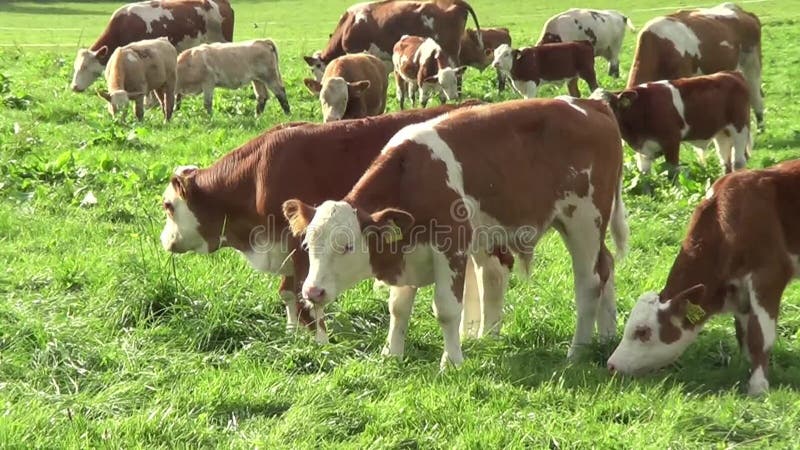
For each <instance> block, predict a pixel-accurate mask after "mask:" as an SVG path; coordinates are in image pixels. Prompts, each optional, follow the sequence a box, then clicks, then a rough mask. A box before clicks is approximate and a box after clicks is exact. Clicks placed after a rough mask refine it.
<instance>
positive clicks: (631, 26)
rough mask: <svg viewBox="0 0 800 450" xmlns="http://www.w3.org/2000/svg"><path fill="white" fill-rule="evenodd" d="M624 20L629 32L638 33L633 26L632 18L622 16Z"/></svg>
mask: <svg viewBox="0 0 800 450" xmlns="http://www.w3.org/2000/svg"><path fill="white" fill-rule="evenodd" d="M622 20H623V21H624V22H625V26H626V27H628V29H629V30H631V31H633V32H634V33H635V32H636V27H635V26H634V25H633V22H632V21H631V18H630V17H628V16H622Z"/></svg>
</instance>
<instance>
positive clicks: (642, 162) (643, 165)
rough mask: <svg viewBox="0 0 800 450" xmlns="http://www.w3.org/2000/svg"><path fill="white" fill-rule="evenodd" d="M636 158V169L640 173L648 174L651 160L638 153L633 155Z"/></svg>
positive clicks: (651, 163) (651, 164)
mask: <svg viewBox="0 0 800 450" xmlns="http://www.w3.org/2000/svg"><path fill="white" fill-rule="evenodd" d="M634 157H635V158H636V167H637V168H639V172H641V173H650V168H651V167H652V166H653V158H651V157H650V156H648V155H644V154H642V153H639V152H635V153H634Z"/></svg>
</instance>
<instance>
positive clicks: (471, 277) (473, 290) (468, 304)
mask: <svg viewBox="0 0 800 450" xmlns="http://www.w3.org/2000/svg"><path fill="white" fill-rule="evenodd" d="M480 328H481V299H480V293H479V292H478V280H477V278H476V274H475V264H474V263H473V262H472V258H470V259H468V260H467V270H466V272H465V273H464V311H463V313H462V314H461V329H460V334H461V339H465V338H474V337H478V336H479V334H478V333H479V332H480Z"/></svg>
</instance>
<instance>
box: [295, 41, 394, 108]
mask: <svg viewBox="0 0 800 450" xmlns="http://www.w3.org/2000/svg"><path fill="white" fill-rule="evenodd" d="M388 78H389V77H388V74H387V73H386V65H384V63H383V61H381V60H380V59H378V58H376V57H375V56H372V55H370V54H368V53H358V54H352V55H344V56H340V57H338V58H336V59H334V60H333V61H332V62H331V63H330V64H328V67H326V68H325V75H324V76H323V77H322V82H319V81H316V80H314V79H312V78H306V79H305V80H303V81H304V82H305V84H306V87H308V89H309V90H310V91H311V92H312V93H313V94H316V95H318V96H319V102H320V105H321V106H322V120H323V122H331V121H334V120H341V119H359V118H361V117H367V116H377V115H379V114H383V112H384V111H385V110H386V89H387V88H388V87H389V79H388Z"/></svg>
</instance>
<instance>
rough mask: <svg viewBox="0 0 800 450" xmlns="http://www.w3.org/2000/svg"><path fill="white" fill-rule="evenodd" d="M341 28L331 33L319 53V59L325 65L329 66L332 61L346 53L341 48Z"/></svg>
mask: <svg viewBox="0 0 800 450" xmlns="http://www.w3.org/2000/svg"><path fill="white" fill-rule="evenodd" d="M342 28H343V27H342V26H339V27H337V28H336V31H334V32H333V35H332V36H331V38H330V39H329V40H328V43H327V44H326V45H325V48H324V49H322V51H321V52H320V55H319V59H321V60H322V61H323V62H324V63H325V64H330V62H331V61H333V60H334V59H336V58H338V57H340V56H342V55H344V54H345V53H347V52H345V51H344V47H343V46H342Z"/></svg>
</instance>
